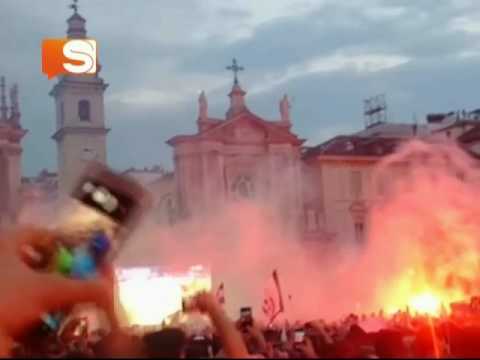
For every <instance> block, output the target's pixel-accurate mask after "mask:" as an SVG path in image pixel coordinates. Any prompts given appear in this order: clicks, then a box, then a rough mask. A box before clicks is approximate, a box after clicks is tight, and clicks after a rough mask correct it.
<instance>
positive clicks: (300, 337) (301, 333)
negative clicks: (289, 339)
mask: <svg viewBox="0 0 480 360" xmlns="http://www.w3.org/2000/svg"><path fill="white" fill-rule="evenodd" d="M304 340H305V330H303V329H299V330H295V332H294V334H293V341H294V342H295V343H296V344H299V343H303V342H304Z"/></svg>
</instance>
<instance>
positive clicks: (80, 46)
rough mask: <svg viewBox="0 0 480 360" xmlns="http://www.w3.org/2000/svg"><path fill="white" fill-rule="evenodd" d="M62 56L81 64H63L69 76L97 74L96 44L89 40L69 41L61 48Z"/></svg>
mask: <svg viewBox="0 0 480 360" xmlns="http://www.w3.org/2000/svg"><path fill="white" fill-rule="evenodd" d="M63 55H64V56H65V58H67V59H69V60H73V61H75V62H81V63H82V64H72V63H67V62H66V63H64V64H63V67H64V68H65V70H66V71H68V72H69V73H71V74H95V73H96V72H97V42H96V41H95V40H91V39H79V40H70V41H67V42H66V43H65V45H64V46H63Z"/></svg>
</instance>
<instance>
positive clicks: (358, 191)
mask: <svg viewBox="0 0 480 360" xmlns="http://www.w3.org/2000/svg"><path fill="white" fill-rule="evenodd" d="M351 190H352V197H353V198H354V199H359V198H360V197H361V195H362V173H361V172H360V171H352V173H351Z"/></svg>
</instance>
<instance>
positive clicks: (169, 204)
mask: <svg viewBox="0 0 480 360" xmlns="http://www.w3.org/2000/svg"><path fill="white" fill-rule="evenodd" d="M165 210H166V213H167V221H168V224H169V225H173V223H174V222H175V206H174V204H173V200H172V198H168V199H167V201H166V204H165Z"/></svg>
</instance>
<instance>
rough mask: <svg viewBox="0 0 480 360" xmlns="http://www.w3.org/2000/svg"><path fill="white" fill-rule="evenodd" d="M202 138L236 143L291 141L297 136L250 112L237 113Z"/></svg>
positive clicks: (203, 134)
mask: <svg viewBox="0 0 480 360" xmlns="http://www.w3.org/2000/svg"><path fill="white" fill-rule="evenodd" d="M201 136H202V138H204V139H205V138H206V139H212V140H213V139H215V140H220V141H228V142H232V141H233V142H236V143H263V142H272V141H275V142H285V143H287V142H292V141H295V140H298V138H297V137H296V136H295V135H293V134H292V133H290V131H289V130H287V129H282V128H280V127H277V126H275V125H273V124H272V123H270V122H268V121H265V120H263V119H261V118H259V117H257V116H255V115H254V114H252V113H250V112H245V113H243V114H239V115H238V116H236V117H235V118H233V119H230V120H228V121H225V122H224V123H223V124H220V125H218V126H216V127H214V128H212V129H209V130H207V131H205V132H204V133H202V134H201Z"/></svg>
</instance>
